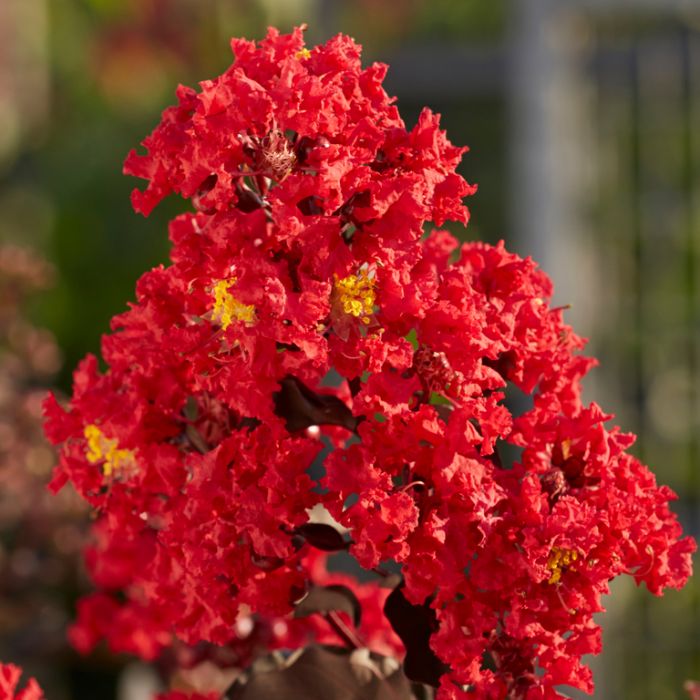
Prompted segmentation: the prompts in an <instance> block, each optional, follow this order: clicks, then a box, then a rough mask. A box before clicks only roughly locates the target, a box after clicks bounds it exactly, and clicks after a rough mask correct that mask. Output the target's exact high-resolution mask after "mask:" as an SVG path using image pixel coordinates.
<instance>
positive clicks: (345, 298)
mask: <svg viewBox="0 0 700 700" xmlns="http://www.w3.org/2000/svg"><path fill="white" fill-rule="evenodd" d="M374 286H375V279H374V277H370V274H369V272H368V271H367V269H366V268H362V269H361V270H360V272H359V273H358V274H357V275H349V276H348V277H343V278H342V279H339V278H338V277H337V276H336V278H335V284H334V286H333V295H334V299H333V301H334V304H335V306H336V307H337V308H339V309H341V310H342V312H343V313H345V314H349V315H350V316H355V317H356V318H359V319H360V320H361V321H362V323H369V322H370V316H371V315H372V312H373V311H374V304H375V301H376V299H377V295H376V293H375V291H374Z"/></svg>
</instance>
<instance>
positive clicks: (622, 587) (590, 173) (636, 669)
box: [0, 0, 700, 700]
mask: <svg viewBox="0 0 700 700" xmlns="http://www.w3.org/2000/svg"><path fill="white" fill-rule="evenodd" d="M300 22H307V23H308V25H309V29H308V33H307V42H308V43H315V42H319V41H323V40H325V39H327V38H328V37H329V36H331V35H333V34H335V33H337V32H338V31H342V32H346V33H349V34H351V35H352V36H354V37H355V38H356V39H357V40H358V41H359V42H360V43H361V44H363V45H364V47H365V53H364V56H365V60H366V61H368V62H369V61H372V60H380V61H384V62H387V63H389V64H390V66H391V68H390V71H389V76H388V79H387V83H386V85H387V89H388V91H389V92H390V93H392V94H395V95H397V96H398V98H399V107H400V109H401V112H402V114H403V116H404V118H405V120H406V122H407V123H408V124H409V125H411V124H412V123H413V122H414V121H415V118H416V116H417V114H418V112H419V110H420V108H421V107H422V106H423V105H424V104H427V105H429V106H430V107H432V108H433V109H434V110H436V111H438V112H440V113H442V115H443V125H444V126H445V128H447V131H448V134H449V136H450V138H451V140H452V141H453V142H455V143H457V144H461V145H462V144H466V145H469V146H470V147H471V151H470V153H469V154H467V156H466V157H465V159H464V163H463V166H462V172H463V174H464V175H465V177H466V178H467V179H468V180H469V181H470V182H472V181H473V182H477V183H478V184H479V192H478V193H477V195H476V196H475V197H474V198H472V200H471V202H470V209H471V211H472V221H471V223H470V225H469V228H468V230H467V231H466V232H464V231H463V232H461V233H460V235H461V236H463V237H465V238H466V237H469V238H482V239H485V240H488V241H491V242H495V241H496V240H498V239H499V238H504V239H505V240H506V243H507V244H508V245H509V246H510V247H511V248H513V249H515V250H517V251H518V252H519V253H521V254H531V255H533V257H535V258H536V259H537V260H538V261H540V262H541V264H542V266H543V267H544V268H545V270H546V271H547V272H548V273H550V274H551V276H552V277H553V278H554V280H555V283H556V284H557V289H558V291H557V297H556V298H557V300H558V301H560V302H561V303H571V304H572V309H571V311H570V312H569V316H568V318H569V319H570V320H571V322H572V323H573V324H574V325H575V327H576V329H577V330H578V331H579V332H580V333H582V334H583V335H586V336H588V337H590V338H591V350H592V352H593V353H594V354H596V355H598V356H599V357H600V358H601V361H602V366H601V368H599V369H597V370H595V372H594V373H593V376H592V377H591V379H590V381H589V388H588V398H589V399H595V400H597V401H599V402H600V403H601V404H602V405H603V406H604V407H605V408H606V409H608V410H610V411H612V412H614V413H616V415H617V418H618V421H619V422H620V424H621V425H622V426H623V427H624V428H625V429H629V430H632V431H635V432H637V433H639V435H640V439H639V441H638V443H637V445H636V447H635V448H634V449H635V450H636V452H637V454H638V455H639V456H641V457H642V458H643V459H645V460H646V461H648V462H649V463H650V464H651V465H652V467H653V468H654V469H655V471H656V472H657V473H658V475H659V479H660V480H661V481H663V482H666V483H669V484H670V485H671V486H672V487H673V488H674V489H675V490H676V491H678V493H679V495H680V501H679V503H678V504H677V506H676V509H677V512H679V513H680V515H681V517H682V519H683V522H684V525H685V527H686V529H687V530H688V531H690V532H691V533H693V534H695V535H696V536H697V535H698V533H699V531H700V522H699V519H700V503H699V501H698V498H699V497H700V471H699V469H700V450H699V433H700V384H699V378H698V371H699V367H700V284H699V278H698V274H699V267H700V2H698V1H697V0H690V1H688V0H686V1H682V0H678V1H676V0H636V1H635V0H516V1H514V2H506V0H491V1H490V2H483V0H346V1H343V0H0V242H8V241H10V242H15V243H19V244H21V245H24V246H28V247H32V248H33V249H35V250H37V251H39V252H40V253H41V254H42V255H44V256H45V257H46V258H47V259H48V260H49V261H50V262H51V263H52V264H53V265H54V266H55V267H56V271H57V274H56V282H55V285H54V286H53V288H52V289H51V290H50V291H48V292H46V293H44V294H42V295H40V296H38V297H36V298H35V300H34V303H33V305H32V307H31V310H30V313H31V317H32V319H33V320H34V321H35V322H36V323H37V324H38V325H41V326H44V327H46V328H48V329H49V330H51V331H52V332H53V333H54V334H55V335H56V337H57V341H58V344H59V347H60V348H61V350H62V353H63V357H64V365H63V367H64V369H63V370H62V373H61V374H60V375H59V378H58V384H59V386H61V387H63V388H64V389H67V388H68V386H69V381H70V370H71V368H72V367H73V366H74V365H75V363H76V362H77V361H78V360H79V359H80V358H81V357H82V356H83V355H84V354H85V353H86V352H88V351H91V352H95V351H97V349H98V343H99V336H100V334H101V333H103V332H105V331H106V330H107V328H108V323H109V319H110V318H111V316H112V315H113V314H115V313H118V312H120V311H122V310H123V309H124V307H125V303H126V301H127V300H129V299H131V298H132V297H133V288H134V283H135V281H136V279H137V278H138V277H139V275H140V274H141V273H142V272H143V271H144V270H146V269H148V268H150V267H151V266H153V265H155V264H158V263H160V262H164V261H166V259H167V238H166V224H167V221H168V219H169V218H171V217H172V216H173V215H174V214H175V213H176V212H178V211H181V210H182V209H183V205H182V203H181V202H179V201H175V200H173V201H169V202H166V203H165V204H164V205H162V206H161V207H160V208H159V209H157V210H156V212H154V214H153V215H152V216H151V217H150V218H149V219H143V218H142V217H140V216H137V215H135V214H133V213H132V211H131V208H130V204H129V192H130V190H131V189H132V188H133V187H134V186H135V185H137V184H139V183H137V182H135V181H133V180H132V179H128V178H125V177H123V176H122V175H121V164H122V161H123V159H124V156H125V155H126V153H127V152H128V150H129V149H130V148H131V147H133V146H135V145H136V144H137V143H138V142H139V141H140V140H141V138H142V137H143V136H145V135H146V134H147V133H148V132H149V131H150V130H151V129H152V128H153V126H154V125H155V124H156V123H157V121H158V118H159V114H160V111H161V110H162V109H163V108H164V107H165V106H167V105H168V104H170V103H171V102H172V100H173V93H174V88H175V86H176V84H177V83H178V82H182V83H185V84H190V85H194V84H196V82H197V81H198V80H201V79H205V78H210V77H213V76H214V75H217V74H219V73H220V72H221V71H223V70H224V69H225V68H226V67H227V66H228V65H229V63H230V60H231V55H230V51H229V47H228V39H229V38H230V37H231V36H239V35H244V36H247V37H250V38H259V37H261V36H262V35H263V33H264V31H265V27H266V26H267V25H268V24H274V25H276V26H278V27H280V28H281V29H289V28H290V27H292V26H293V25H294V24H297V23H300ZM615 592H616V596H614V597H613V598H612V599H610V600H609V608H610V613H609V614H608V616H606V618H605V629H606V632H605V634H606V650H605V652H604V655H603V657H602V658H601V659H597V660H595V661H594V662H593V663H594V667H595V669H596V673H597V676H598V679H599V680H598V691H597V693H596V697H598V698H616V699H619V700H623V699H624V700H626V699H629V700H651V699H652V698H653V700H666V699H669V700H670V699H672V698H681V697H683V690H682V684H683V681H684V680H685V679H687V678H700V618H699V617H698V611H699V609H700V600H699V597H700V585H699V584H698V583H695V582H693V583H691V585H689V586H688V588H687V589H686V590H684V591H683V592H681V593H670V594H668V595H667V597H666V598H664V599H663V600H651V596H649V595H648V594H647V593H646V591H644V590H642V591H638V590H636V589H635V588H634V586H633V585H632V584H631V583H630V582H629V581H622V582H620V583H619V585H616V586H615ZM17 660H20V659H17ZM37 673H38V674H39V676H40V678H41V677H42V676H43V678H45V679H46V681H47V682H48V683H49V684H50V685H51V686H55V691H54V690H53V688H52V687H48V688H47V694H48V695H49V697H50V698H52V700H60V698H63V697H73V698H76V699H77V698H82V697H95V691H96V688H97V686H96V685H95V684H96V683H98V682H99V683H102V682H104V686H100V687H101V690H100V691H99V692H98V693H97V695H99V697H100V698H102V697H104V698H108V697H110V693H112V692H113V690H112V686H111V683H112V681H111V676H109V674H107V675H104V674H102V672H101V671H95V672H94V673H95V676H94V677H90V678H87V680H86V676H85V675H84V674H83V676H80V677H79V676H76V677H74V678H72V680H71V679H70V678H69V679H68V680H66V678H65V677H63V678H62V676H61V671H60V669H54V670H53V671H48V670H46V669H44V670H43V671H42V669H41V668H39V669H37ZM100 674H102V675H100ZM63 675H64V676H65V674H63ZM76 678H77V680H76ZM81 678H82V680H80V679H81ZM105 679H106V680H105ZM76 683H77V684H78V685H81V686H83V690H82V691H81V690H80V688H79V687H77V686H76ZM71 684H72V687H71ZM91 684H92V685H91ZM90 687H91V688H92V690H90Z"/></svg>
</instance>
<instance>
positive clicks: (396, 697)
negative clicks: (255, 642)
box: [226, 646, 415, 700]
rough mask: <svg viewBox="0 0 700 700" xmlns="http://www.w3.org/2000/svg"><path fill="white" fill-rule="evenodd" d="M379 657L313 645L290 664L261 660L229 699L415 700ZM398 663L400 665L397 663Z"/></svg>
mask: <svg viewBox="0 0 700 700" xmlns="http://www.w3.org/2000/svg"><path fill="white" fill-rule="evenodd" d="M388 661H390V660H389V659H387V658H386V657H382V656H380V655H379V654H373V653H370V652H369V651H368V650H366V649H363V650H360V651H355V652H349V651H347V650H343V649H337V648H334V647H322V646H311V647H307V648H306V649H304V650H303V651H302V652H301V653H300V654H299V655H293V656H292V657H290V658H289V659H287V660H278V661H275V660H271V659H270V658H265V659H261V660H260V661H258V662H256V663H255V664H253V667H252V669H251V671H250V672H249V673H247V674H245V676H244V677H242V678H240V679H238V680H237V681H236V682H235V683H234V684H233V686H232V687H231V688H230V689H229V691H228V693H227V695H226V697H228V698H229V700H268V699H270V700H272V699H273V698H274V700H415V696H414V695H413V694H412V693H411V686H410V683H409V682H408V679H407V678H406V677H405V676H404V675H403V673H402V672H401V671H400V670H399V671H393V672H391V671H388V669H390V668H393V667H394V665H389V664H388V663H387V662H388ZM394 663H395V662H394Z"/></svg>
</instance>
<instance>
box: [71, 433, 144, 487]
mask: <svg viewBox="0 0 700 700" xmlns="http://www.w3.org/2000/svg"><path fill="white" fill-rule="evenodd" d="M83 434H84V435H85V439H86V440H87V452H86V453H85V456H86V457H87V461H88V462H90V464H97V463H98V462H103V464H102V472H103V473H104V475H105V476H111V475H112V474H113V473H114V472H120V471H129V470H131V469H133V468H134V467H135V466H136V455H135V453H134V451H133V450H124V449H120V448H119V443H118V442H117V440H115V439H114V438H108V437H107V436H106V435H105V434H104V433H103V432H102V431H101V430H100V429H99V428H98V427H97V426H96V425H95V424H94V423H91V424H90V425H86V426H85V430H84V431H83Z"/></svg>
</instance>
